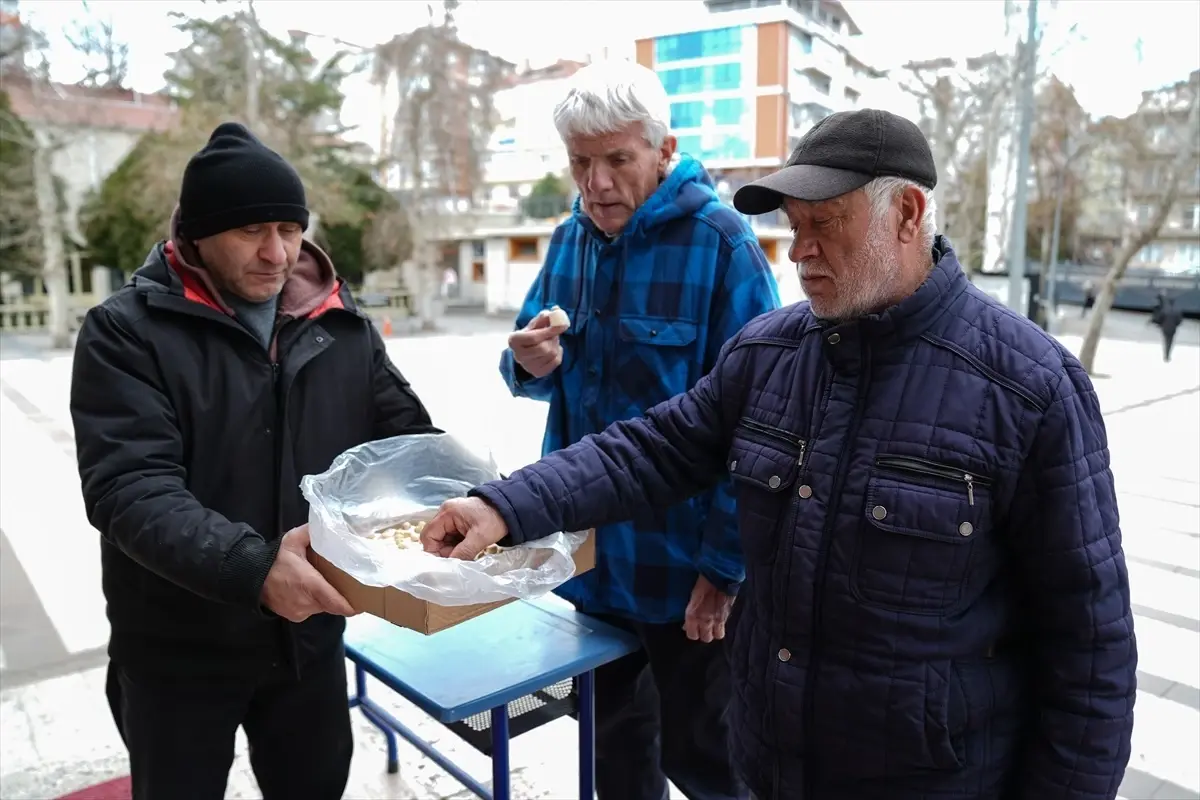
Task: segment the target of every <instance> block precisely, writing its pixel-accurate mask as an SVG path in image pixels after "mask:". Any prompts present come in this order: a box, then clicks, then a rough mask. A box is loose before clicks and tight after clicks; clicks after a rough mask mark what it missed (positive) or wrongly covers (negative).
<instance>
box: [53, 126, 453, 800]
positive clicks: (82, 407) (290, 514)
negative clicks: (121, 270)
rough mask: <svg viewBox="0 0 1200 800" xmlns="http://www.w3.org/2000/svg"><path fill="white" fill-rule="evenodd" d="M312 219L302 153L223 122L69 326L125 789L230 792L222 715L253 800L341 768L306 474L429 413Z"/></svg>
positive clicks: (339, 661) (140, 793)
mask: <svg viewBox="0 0 1200 800" xmlns="http://www.w3.org/2000/svg"><path fill="white" fill-rule="evenodd" d="M307 225H308V205H307V202H306V199H305V193H304V186H303V184H302V183H301V181H300V177H299V175H297V173H296V171H295V170H294V169H293V168H292V167H291V165H289V164H288V163H287V162H286V161H285V160H284V159H283V158H282V157H280V156H279V154H277V153H275V152H273V151H272V150H270V149H269V148H267V147H266V146H265V145H263V144H262V143H261V142H260V141H259V140H258V139H256V138H255V137H254V135H253V134H251V133H250V131H248V130H247V129H246V128H245V127H244V126H242V125H238V124H235V123H226V124H223V125H221V126H219V127H218V128H217V129H216V130H215V131H213V134H212V137H211V138H210V139H209V141H208V144H207V145H205V146H204V148H203V149H202V150H200V152H198V153H197V154H196V155H195V156H194V157H193V158H192V159H191V161H190V162H189V163H188V165H187V169H186V170H185V171H184V175H183V185H182V188H181V190H180V196H179V207H178V208H177V209H176V211H175V213H174V215H173V216H172V220H171V235H170V237H169V239H168V240H167V241H165V242H161V243H159V244H158V245H156V246H155V247H154V248H153V249H152V250H151V252H150V255H149V256H148V257H147V259H146V263H145V265H143V266H142V268H141V269H139V270H138V271H137V272H136V273H135V274H134V276H133V279H132V280H131V281H130V282H129V283H128V284H127V285H126V286H125V287H124V288H122V289H121V290H120V291H119V292H117V293H116V294H115V295H113V296H112V297H110V298H108V299H107V300H106V301H105V302H104V303H102V304H101V305H99V306H97V307H95V308H93V309H92V310H91V311H90V312H89V313H88V315H87V319H86V320H85V321H84V324H83V327H82V330H81V331H80V333H79V339H78V343H77V345H76V348H75V365H74V373H73V376H72V384H71V415H72V419H73V420H74V424H75V441H76V448H77V451H78V457H79V474H80V478H81V481H82V485H83V497H84V504H85V506H86V509H87V513H88V517H89V519H90V520H91V523H92V524H93V525H94V526H95V527H96V528H97V529H98V530H99V531H100V534H101V537H102V538H101V558H102V565H103V583H104V594H105V598H106V599H107V601H108V618H109V621H110V623H111V626H112V634H111V637H110V640H109V648H108V649H109V656H110V659H111V661H110V665H109V674H108V700H109V704H110V706H111V707H112V712H113V717H114V719H115V720H116V724H117V728H118V730H119V731H120V733H121V736H122V738H123V739H124V741H125V744H126V746H127V747H128V749H129V757H130V765H131V770H132V778H133V795H134V797H135V798H153V799H154V800H158V798H171V800H187V798H196V800H218V798H221V797H223V796H224V792H225V785H226V781H227V779H228V774H229V768H230V766H231V764H232V761H233V756H234V735H235V732H236V730H237V728H238V727H239V726H241V727H243V728H244V729H245V731H246V736H247V738H248V739H249V742H250V762H251V765H252V767H253V769H254V773H255V775H256V777H257V778H258V782H259V787H260V789H261V790H262V793H263V796H264V797H265V798H267V800H273V799H274V798H279V799H280V800H283V799H285V798H286V799H287V800H291V798H314V800H326V799H327V800H335V798H340V797H341V796H342V793H343V791H344V789H345V784H346V780H347V776H348V773H349V767H350V756H351V753H352V750H353V741H352V738H351V733H350V718H349V710H348V708H347V703H346V697H347V692H346V671H345V662H344V654H343V651H342V632H343V630H344V628H345V621H344V617H346V616H349V615H351V614H353V613H354V611H353V609H352V608H351V607H350V606H349V604H348V603H347V602H346V600H345V599H344V598H343V597H342V596H341V595H340V594H338V592H337V591H335V590H334V589H333V587H332V586H330V585H329V584H328V583H327V582H326V581H325V580H324V579H323V578H322V577H321V575H320V574H319V573H318V572H317V571H316V570H315V569H313V568H312V566H310V565H309V563H308V561H307V551H308V534H307V528H305V527H302V526H304V524H305V523H306V522H307V520H308V507H307V504H306V503H305V501H304V498H303V496H302V495H301V493H300V490H299V488H298V487H299V483H300V478H301V477H302V476H303V475H306V474H310V473H318V472H322V471H324V470H325V469H326V468H327V467H328V466H329V464H330V462H331V461H332V460H333V458H334V457H335V456H337V455H338V454H339V453H341V452H343V451H344V450H346V449H347V448H350V447H353V446H355V445H358V444H362V443H363V442H367V441H371V440H375V439H382V438H386V437H390V436H397V435H400V434H409V433H429V432H436V430H437V429H436V428H434V427H433V426H432V425H431V423H430V419H429V415H428V413H426V411H425V408H424V407H423V406H422V404H421V402H420V400H418V399H417V397H416V395H415V394H414V393H413V391H412V390H411V388H410V387H409V385H408V383H407V382H406V381H405V380H404V377H403V376H402V375H401V374H400V372H399V371H397V369H396V368H395V366H393V365H392V363H391V361H390V360H389V359H388V355H387V351H386V349H385V348H384V343H383V340H382V339H381V338H380V336H379V334H378V332H377V331H376V329H375V327H374V325H373V324H372V323H371V321H370V320H369V319H368V318H367V317H366V316H365V315H364V314H363V313H362V312H361V311H359V310H358V308H357V307H356V306H355V304H354V300H353V299H352V297H351V296H350V292H349V290H348V289H347V287H346V286H345V285H344V284H343V283H342V282H341V281H340V280H339V279H338V278H337V276H336V274H335V272H334V269H333V264H332V262H331V261H330V260H329V257H328V256H327V255H326V254H325V253H324V252H322V251H321V250H320V248H318V247H316V246H315V245H313V244H312V243H311V242H307V241H305V240H304V237H303V234H304V231H305V228H306V227H307Z"/></svg>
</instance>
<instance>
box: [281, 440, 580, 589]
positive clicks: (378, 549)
mask: <svg viewBox="0 0 1200 800" xmlns="http://www.w3.org/2000/svg"><path fill="white" fill-rule="evenodd" d="M498 477H500V473H499V471H498V470H497V468H496V464H495V463H494V462H493V461H492V460H491V459H488V460H486V461H485V460H484V459H481V458H479V457H478V456H476V455H474V454H473V453H471V452H470V451H469V450H468V449H467V448H466V447H464V446H463V445H462V444H461V443H460V442H458V441H456V440H455V439H454V438H453V437H452V436H450V435H448V434H420V435H416V436H397V437H394V438H392V439H382V440H380V441H377V442H368V443H367V444H363V445H359V446H358V447H352V448H350V449H349V450H347V451H346V452H344V453H342V454H341V455H340V456H338V457H337V458H335V459H334V460H333V464H331V465H330V467H329V469H328V470H326V471H325V472H323V473H321V474H320V475H305V476H304V478H303V479H301V481H300V490H301V491H302V492H303V493H304V497H305V498H306V499H307V500H308V503H309V512H308V520H309V530H310V533H311V536H312V548H313V550H315V551H316V552H317V553H318V554H319V555H321V556H322V557H323V558H325V560H327V561H329V562H330V563H331V564H333V565H334V566H336V567H338V568H339V569H341V570H342V571H344V572H346V573H348V574H349V575H351V576H352V577H354V578H355V579H356V580H357V581H358V582H359V583H361V584H363V585H365V586H394V587H396V588H397V589H401V590H403V591H405V592H408V593H409V594H411V595H413V596H414V597H416V598H418V599H420V600H425V601H427V602H431V603H437V604H438V605H442V606H465V605H472V604H474V603H490V602H494V601H497V600H507V599H509V598H514V597H515V598H528V599H532V598H535V597H540V596H542V595H544V594H545V593H546V592H549V591H551V590H552V589H554V588H556V587H558V586H560V585H561V584H563V583H564V582H565V581H567V580H568V579H569V578H571V577H572V576H573V575H574V574H575V561H574V559H573V558H572V554H573V553H574V552H575V551H576V550H577V549H578V548H579V546H580V545H581V544H583V542H584V540H585V539H586V537H587V534H585V533H556V534H553V535H551V536H547V537H546V538H545V539H539V540H538V541H536V542H528V543H526V544H524V545H520V546H517V547H512V548H508V549H504V550H502V551H501V552H499V553H496V554H491V555H485V556H481V557H480V558H479V559H477V560H475V561H462V560H461V559H456V558H441V557H439V556H435V555H432V554H430V553H425V552H421V551H419V550H401V549H399V548H398V547H397V546H396V544H395V543H394V542H393V541H392V540H391V539H389V538H385V539H378V540H372V539H367V538H366V536H367V534H370V533H371V532H373V531H377V530H380V529H382V528H387V527H391V526H393V525H396V524H398V523H399V522H401V521H404V520H419V519H425V520H427V519H430V518H432V517H433V515H434V513H436V511H437V509H438V507H439V506H441V504H442V503H443V502H444V501H446V500H449V499H450V498H452V497H463V496H465V495H466V493H467V492H468V491H470V490H471V489H473V488H475V487H476V486H478V485H479V484H481V483H486V482H487V481H490V480H495V479H496V478H498Z"/></svg>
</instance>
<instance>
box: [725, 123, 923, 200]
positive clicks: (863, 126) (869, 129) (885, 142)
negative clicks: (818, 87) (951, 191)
mask: <svg viewBox="0 0 1200 800" xmlns="http://www.w3.org/2000/svg"><path fill="white" fill-rule="evenodd" d="M882 177H896V178H904V179H906V180H910V181H912V182H913V183H916V184H920V185H921V186H924V187H925V188H926V189H932V188H933V187H934V186H936V185H937V167H936V166H934V163H933V153H932V152H931V151H930V149H929V142H928V141H927V140H926V139H925V135H924V134H923V133H921V129H920V128H918V127H917V126H916V125H914V124H913V123H912V122H910V121H909V120H907V119H905V118H904V117H901V116H897V115H896V114H892V113H889V112H887V111H880V110H878V109H874V108H866V109H863V110H861V111H839V112H838V113H836V114H830V115H829V116H828V117H825V119H823V120H821V121H820V122H818V123H817V124H816V125H814V126H813V127H812V129H811V130H809V132H808V133H806V134H804V138H803V139H801V140H800V144H798V145H796V149H795V150H793V151H792V155H791V157H790V158H788V160H787V163H786V164H784V165H783V168H782V169H780V170H779V171H778V172H774V173H772V174H770V175H768V176H767V177H765V178H759V179H758V180H756V181H754V182H752V183H748V184H746V185H745V186H743V187H742V188H740V189H738V190H737V192H736V193H735V194H734V195H733V207H734V208H736V209H737V210H738V211H740V212H742V213H743V214H766V213H769V212H771V211H774V210H775V209H777V208H779V206H781V205H782V204H783V199H784V198H785V197H793V198H795V199H797V200H807V201H810V202H817V201H820V200H828V199H830V198H833V197H838V196H840V195H843V194H846V193H847V192H852V191H854V190H855V189H861V188H862V187H863V186H866V185H867V184H868V183H869V182H870V181H872V180H874V179H875V178H882Z"/></svg>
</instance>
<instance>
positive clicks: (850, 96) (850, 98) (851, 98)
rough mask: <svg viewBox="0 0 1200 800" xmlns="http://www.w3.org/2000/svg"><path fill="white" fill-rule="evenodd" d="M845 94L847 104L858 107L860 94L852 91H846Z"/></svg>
mask: <svg viewBox="0 0 1200 800" xmlns="http://www.w3.org/2000/svg"><path fill="white" fill-rule="evenodd" d="M845 94H846V100H847V102H849V103H851V104H852V105H858V100H859V98H860V97H862V95H861V94H859V93H858V92H856V91H854V90H853V89H847V90H846V92H845Z"/></svg>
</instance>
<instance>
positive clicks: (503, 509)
mask: <svg viewBox="0 0 1200 800" xmlns="http://www.w3.org/2000/svg"><path fill="white" fill-rule="evenodd" d="M467 496H468V497H478V498H479V499H480V500H482V501H484V502H485V503H487V504H488V505H489V506H491V507H492V508H494V509H496V513H497V514H499V515H500V517H501V518H502V519H503V520H504V526H505V527H506V528H508V535H507V536H505V537H504V538H503V539H501V540H500V542H499V545H500V546H501V547H512V546H514V545H518V544H524V543H525V542H526V539H525V537H524V536H523V535H522V534H521V526H520V524H519V523H518V520H517V514H516V511H514V510H513V507H512V504H511V503H509V502H508V498H506V497H505V496H504V495H503V494H502V493H501V492H499V491H497V489H496V488H495V487H494V486H492V485H491V484H487V483H485V484H483V485H482V486H476V487H475V488H474V489H472V490H471V491H469V492H467Z"/></svg>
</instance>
